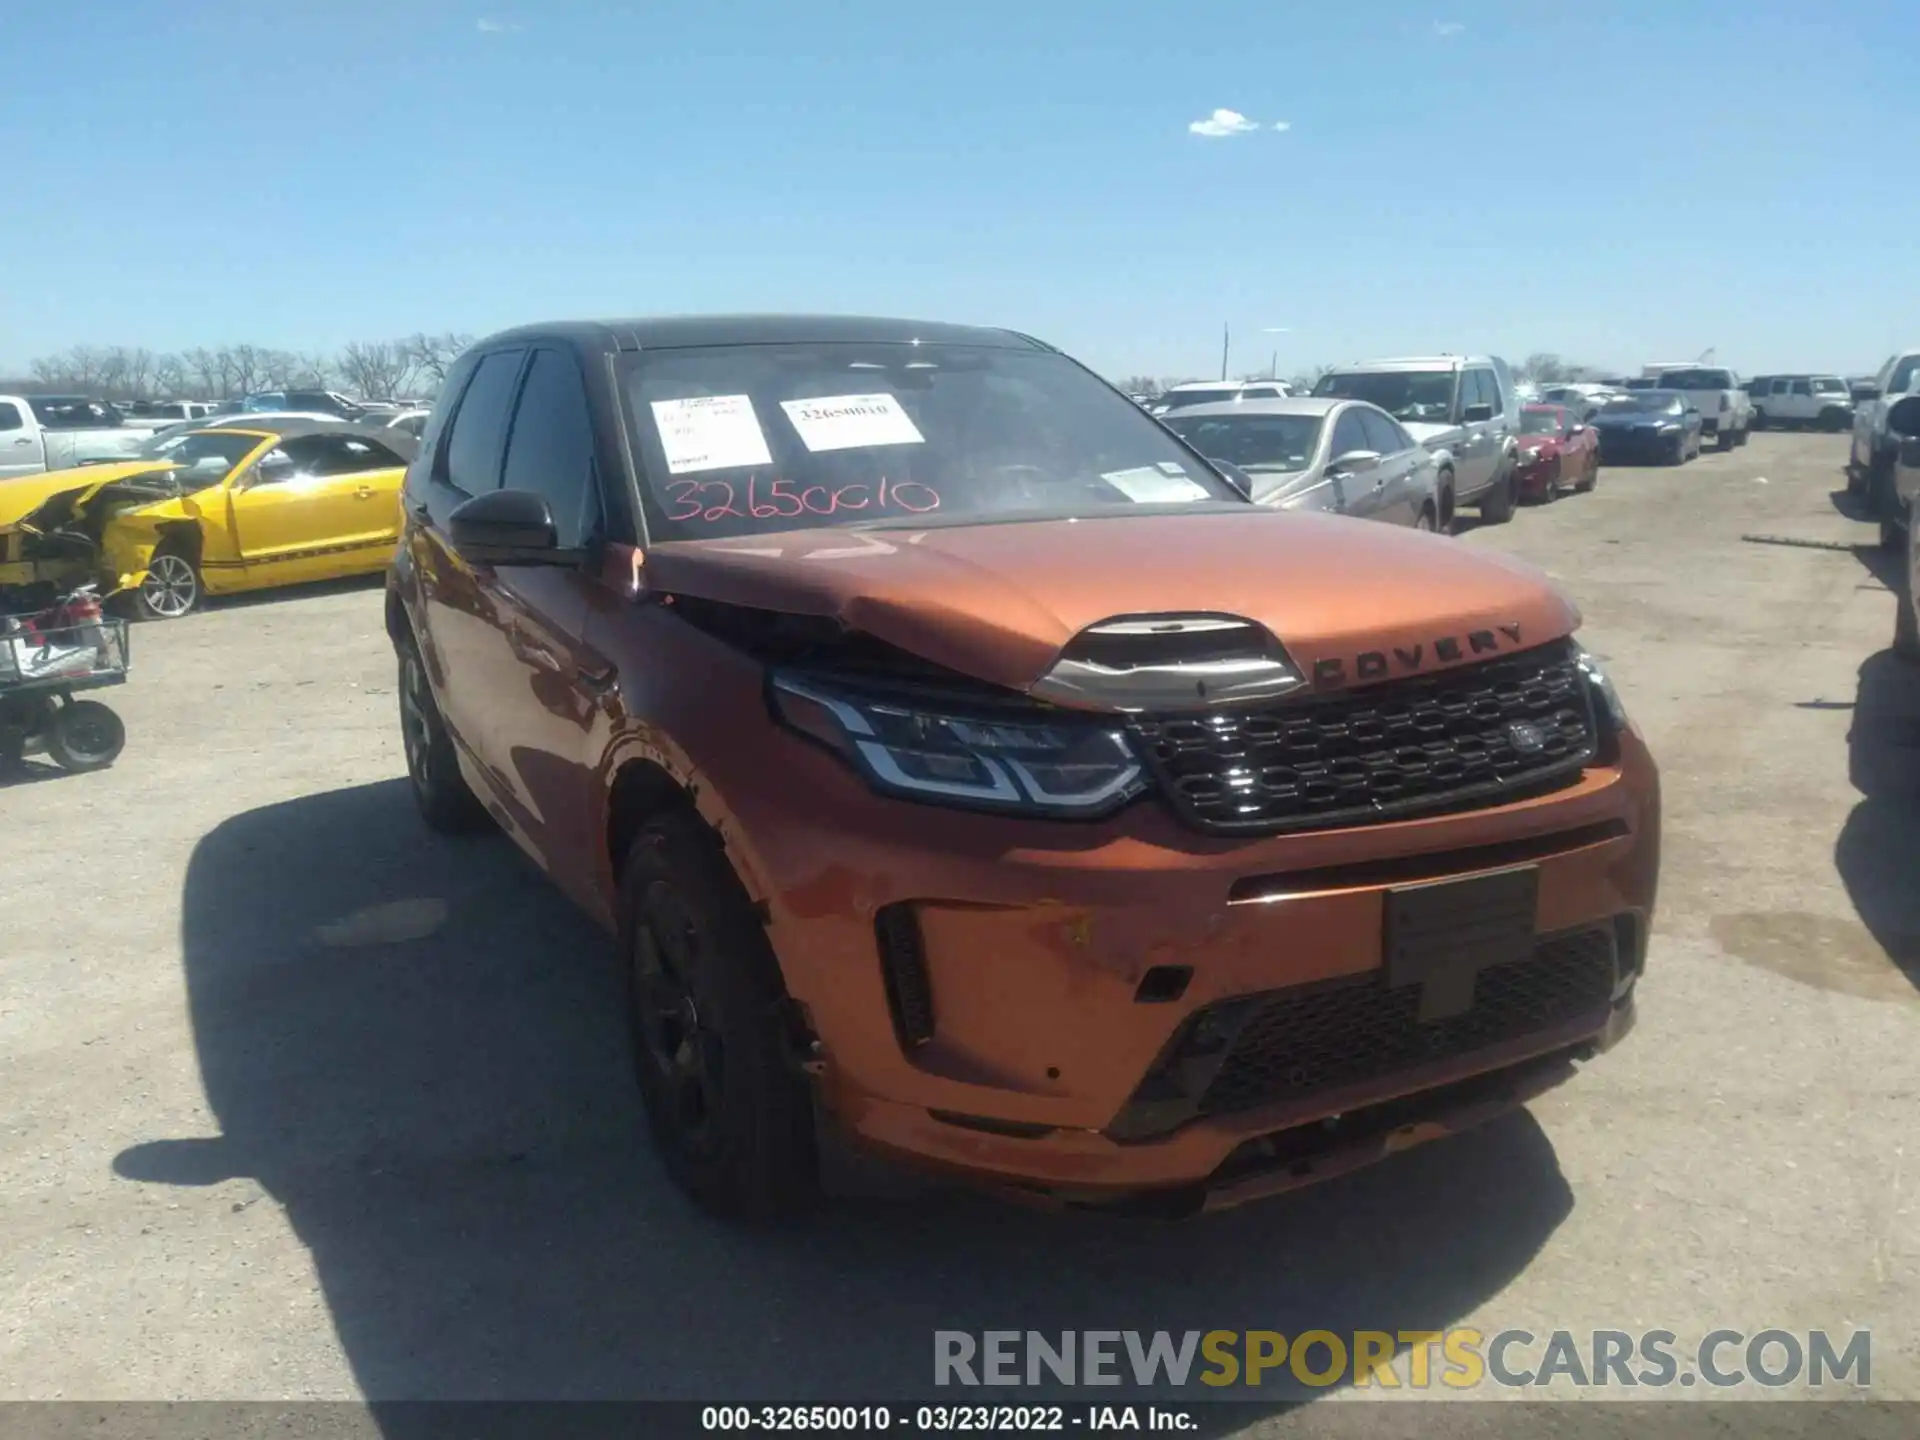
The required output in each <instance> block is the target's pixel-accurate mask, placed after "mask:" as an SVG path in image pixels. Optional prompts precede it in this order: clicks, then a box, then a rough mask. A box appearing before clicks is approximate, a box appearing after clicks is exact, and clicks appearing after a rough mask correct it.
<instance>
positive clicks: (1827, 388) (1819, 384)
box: [1813, 375, 1847, 395]
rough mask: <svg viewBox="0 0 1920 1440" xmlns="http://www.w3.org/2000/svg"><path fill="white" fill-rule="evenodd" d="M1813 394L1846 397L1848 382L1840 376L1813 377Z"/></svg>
mask: <svg viewBox="0 0 1920 1440" xmlns="http://www.w3.org/2000/svg"><path fill="white" fill-rule="evenodd" d="M1813 393H1814V394H1816V395H1844V394H1846V393H1847V384H1846V381H1844V380H1842V379H1841V378H1840V377H1839V376H1838V375H1816V376H1814V377H1813Z"/></svg>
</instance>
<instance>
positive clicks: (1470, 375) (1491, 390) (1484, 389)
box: [1460, 370, 1500, 416]
mask: <svg viewBox="0 0 1920 1440" xmlns="http://www.w3.org/2000/svg"><path fill="white" fill-rule="evenodd" d="M1466 383H1467V386H1468V387H1469V388H1468V394H1469V395H1471V396H1472V397H1473V398H1472V399H1470V400H1468V401H1467V402H1466V403H1465V404H1464V405H1462V406H1461V407H1460V408H1461V409H1462V410H1463V411H1464V410H1465V409H1466V406H1467V405H1485V406H1488V407H1490V408H1491V409H1492V411H1493V413H1494V414H1495V415H1496V416H1497V415H1499V413H1500V386H1499V383H1498V382H1497V381H1496V380H1495V379H1494V378H1493V372H1492V371H1491V370H1469V371H1468V372H1467V375H1466Z"/></svg>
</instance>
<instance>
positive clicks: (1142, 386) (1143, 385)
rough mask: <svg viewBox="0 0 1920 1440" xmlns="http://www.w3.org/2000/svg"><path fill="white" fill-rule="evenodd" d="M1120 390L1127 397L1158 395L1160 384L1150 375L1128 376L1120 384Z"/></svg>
mask: <svg viewBox="0 0 1920 1440" xmlns="http://www.w3.org/2000/svg"><path fill="white" fill-rule="evenodd" d="M1120 388H1121V389H1122V390H1124V391H1126V392H1127V394H1129V395H1149V396H1151V395H1158V394H1159V393H1160V382H1159V381H1158V380H1156V379H1154V378H1153V376H1151V375H1129V376H1127V378H1126V379H1124V380H1122V381H1121V382H1120Z"/></svg>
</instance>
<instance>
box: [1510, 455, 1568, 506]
mask: <svg viewBox="0 0 1920 1440" xmlns="http://www.w3.org/2000/svg"><path fill="white" fill-rule="evenodd" d="M1560 470H1561V459H1560V457H1559V456H1558V455H1545V456H1542V457H1541V458H1540V459H1538V460H1528V459H1527V458H1526V457H1525V456H1522V457H1521V458H1520V460H1519V461H1518V462H1517V463H1516V464H1515V465H1514V467H1513V478H1514V483H1515V484H1516V485H1518V486H1519V487H1520V495H1521V498H1522V499H1526V500H1541V499H1545V498H1546V496H1547V495H1548V493H1549V492H1550V491H1551V490H1552V489H1553V487H1554V486H1555V485H1557V484H1559V483H1560Z"/></svg>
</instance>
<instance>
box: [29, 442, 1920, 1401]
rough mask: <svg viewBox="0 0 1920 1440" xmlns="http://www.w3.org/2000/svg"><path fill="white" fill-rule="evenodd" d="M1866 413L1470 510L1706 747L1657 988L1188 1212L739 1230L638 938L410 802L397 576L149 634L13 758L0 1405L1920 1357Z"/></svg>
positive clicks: (1681, 735)
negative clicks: (1488, 1121)
mask: <svg viewBox="0 0 1920 1440" xmlns="http://www.w3.org/2000/svg"><path fill="white" fill-rule="evenodd" d="M1845 448H1846V440H1845V438H1844V437H1840V436H1814V435H1778V434H1766V435H1761V436H1757V437H1755V439H1754V441H1753V443H1752V444H1751V445H1749V446H1747V447H1746V448H1744V449H1741V450H1737V451H1734V452H1732V453H1730V454H1725V455H1721V454H1709V455H1707V456H1706V457H1705V458H1703V459H1702V460H1700V461H1698V462H1696V463H1693V464H1690V465H1688V466H1686V467H1684V468H1683V469H1678V470H1671V469H1622V468H1611V469H1608V470H1607V471H1605V472H1604V473H1603V475H1602V477H1601V482H1600V487H1599V489H1598V490H1597V491H1596V492H1595V493H1594V494H1592V495H1586V496H1572V497H1568V498H1566V499H1563V500H1561V501H1560V502H1558V503H1557V504H1555V505H1552V506H1550V507H1546V508H1535V509H1530V510H1527V511H1524V512H1522V514H1521V515H1520V516H1519V518H1518V519H1517V521H1516V522H1515V523H1514V524H1512V525H1510V526H1506V527H1500V528H1486V529H1480V530H1477V531H1475V532H1473V533H1471V534H1469V535H1468V536H1466V537H1465V538H1464V539H1463V540H1462V541H1461V542H1460V543H1463V544H1468V545H1476V546H1498V547H1502V548H1508V549H1512V550H1514V551H1517V552H1519V553H1521V554H1523V555H1525V556H1527V557H1528V558H1530V559H1532V560H1534V561H1536V562H1538V563H1540V564H1542V565H1544V566H1545V567H1547V568H1548V569H1549V570H1551V571H1552V572H1553V573H1554V574H1555V575H1557V576H1558V577H1559V578H1560V579H1561V580H1562V581H1563V582H1564V583H1565V584H1566V585H1567V586H1568V587H1569V589H1570V590H1571V591H1572V592H1573V593H1574V595H1575V596H1576V597H1577V598H1578V600H1579V601H1580V603H1581V606H1582V608H1583V609H1584V611H1585V612H1586V614H1587V617H1588V629H1587V635H1588V639H1589V643H1590V644H1591V645H1592V647H1593V648H1594V649H1596V650H1597V651H1599V652H1600V653H1601V654H1602V655H1604V656H1606V657H1607V658H1608V660H1609V662H1610V664H1611V666H1612V668H1613V671H1614V674H1615V677H1616V679H1617V680H1618V681H1619V683H1620V687H1621V689H1622V690H1623V692H1624V693H1625V695H1626V697H1627V703H1628V705H1629V708H1630V709H1631V710H1632V711H1633V712H1634V713H1635V715H1636V718H1637V719H1638V720H1639V722H1640V724H1641V725H1642V726H1643V727H1644V728H1645V730H1646V731H1647V732H1648V735H1649V737H1650V740H1651V743H1652V746H1653V749H1654V753H1655V755H1656V756H1657V757H1658V758H1659V760H1660V762H1661V765H1662V767H1663V770H1664V774H1665V784H1666V803H1667V821H1666V856H1667V858H1666V871H1665V877H1664V885H1663V892H1662V896H1661V903H1662V911H1661V914H1660V918H1659V924H1658V927H1657V931H1656V934H1655V937H1654V945H1653V952H1652V958H1651V961H1650V964H1649V973H1648V975H1647V977H1646V979H1645V981H1644V982H1643V984H1642V987H1641V1023H1640V1027H1639V1029H1638V1030H1637V1032H1636V1033H1635V1034H1634V1035H1633V1037H1632V1038H1631V1039H1630V1040H1629V1041H1628V1042H1627V1044H1626V1045H1625V1046H1623V1047H1622V1048H1621V1049H1620V1050H1618V1051H1616V1052H1614V1053H1613V1054H1611V1055H1609V1056H1607V1057H1604V1058H1603V1059H1602V1060H1601V1061H1600V1062H1599V1063H1597V1064H1595V1065H1594V1066H1592V1067H1591V1068H1590V1070H1589V1071H1588V1073H1587V1074H1586V1075H1584V1076H1583V1077H1582V1078H1581V1079H1580V1080H1578V1081H1577V1082H1576V1083H1575V1084H1573V1085H1571V1086H1569V1087H1567V1088H1565V1089H1562V1090H1560V1091H1558V1092H1556V1093H1555V1094H1554V1095H1552V1096H1550V1097H1548V1098H1547V1099H1546V1100H1545V1101H1544V1102H1543V1103H1541V1104H1539V1105H1537V1106H1535V1107H1534V1109H1533V1110H1532V1112H1531V1113H1530V1114H1526V1115H1521V1116H1516V1117H1514V1118H1512V1119H1510V1120H1508V1121H1506V1122H1503V1123H1500V1124H1497V1125H1494V1126H1491V1127H1489V1128H1487V1129H1484V1130H1482V1131H1479V1132H1476V1133H1474V1134H1472V1135H1469V1136H1467V1137H1463V1138H1460V1139H1457V1140H1454V1141H1450V1142H1444V1143H1442V1144H1438V1145H1434V1146H1429V1147H1426V1148H1424V1149H1421V1150H1417V1151H1413V1152H1410V1153H1407V1154H1405V1155H1402V1156H1400V1157H1398V1158H1397V1159H1395V1160H1394V1161H1392V1162H1389V1163H1388V1164H1385V1165H1383V1166H1380V1167H1377V1168H1375V1169H1373V1170H1370V1171H1367V1172H1364V1173H1362V1174H1360V1175H1358V1176H1355V1177H1351V1178H1349V1179H1347V1180H1345V1181H1339V1182H1335V1183H1333V1184H1331V1185H1328V1186H1325V1187H1322V1188H1320V1189H1318V1190H1315V1191H1310V1192H1307V1193H1305V1194H1303V1195H1300V1196H1298V1197H1295V1198H1292V1199H1289V1200H1283V1201H1280V1202H1277V1203H1273V1204H1269V1205H1265V1206H1259V1207H1254V1208H1252V1209H1248V1210H1244V1211H1241V1212H1238V1213H1234V1214H1230V1215H1226V1216H1223V1217H1219V1218H1217V1219H1213V1220H1208V1221H1204V1222H1199V1223H1195V1224H1191V1225H1186V1226H1181V1227H1164V1226H1158V1225H1151V1224H1138V1223H1135V1224H1128V1223H1123V1222H1107V1221H1100V1220H1095V1219H1092V1218H1087V1217H1078V1218H1075V1217H1054V1216H1048V1215H1044V1214H1038V1213H1032V1212H1028V1211H1026V1210H1022V1209H1015V1208H1012V1207H1009V1206H1005V1205H1002V1204H999V1203H996V1202H990V1201H985V1200H981V1199H978V1198H974V1197H970V1196H966V1195H961V1194H937V1195H933V1196H927V1197H920V1198H917V1199H914V1200H911V1201H907V1200H902V1199H898V1198H895V1199H886V1198H880V1197H870V1198H866V1199H859V1200H852V1201H848V1202H845V1203H843V1204H841V1205H839V1206H837V1207H836V1208H834V1209H832V1210H830V1211H829V1212H828V1213H826V1214H824V1215H822V1216H820V1217H819V1218H817V1219H816V1220H814V1221H812V1222H810V1223H809V1224H808V1226H807V1227H806V1228H805V1229H804V1231H802V1232H801V1233H799V1234H797V1235H796V1234H788V1235H765V1234H761V1235H749V1234H739V1233H733V1232H729V1231H727V1230H725V1229H722V1228H720V1227H718V1226H716V1225H713V1224H710V1223H707V1222H706V1221H704V1220H703V1219H701V1218H700V1217H699V1216H698V1215H697V1214H696V1213H695V1212H693V1211H692V1210H691V1209H690V1207H689V1206H688V1205H687V1204H686V1203H684V1202H683V1201H682V1200H681V1199H680V1198H679V1197H678V1195H677V1194H676V1193H675V1192H674V1191H673V1190H672V1189H671V1188H670V1187H669V1186H668V1185H667V1183H666V1181H665V1179H664V1177H663V1176H662V1174H661V1172H660V1171H659V1169H658V1167H657V1166H656V1164H655V1163H654V1160H653V1158H652V1156H651V1154H650V1153H649V1151H648V1148H647V1146H646V1144H645V1142H644V1139H643V1138H641V1136H640V1132H639V1117H638V1113H637V1106H636V1102H635V1100H634V1098H633V1096H632V1094H631V1090H630V1084H629V1079H628V1072H627V1069H626V1061H625V1055H624V1050H623V1044H622V1038H621V1034H620V1028H619V1023H618V1019H617V1016H616V1012H615V1006H614V997H615V982H614V978H613V973H612V970H611V967H610V955H609V948H608V946H607V945H606V943H605V942H604V941H603V940H602V939H601V938H600V936H599V935H598V933H597V932H596V931H594V930H592V929H591V928H590V927H589V926H588V925H587V924H586V923H585V922H584V921H582V920H581V919H579V918H577V917H576V916H575V915H574V914H573V913H572V912H571V911H570V910H569V909H568V908H567V906H566V905H565V904H564V902H562V901H561V900H559V899H558V898H557V896H556V895H555V894H553V893H552V892H551V891H550V890H549V889H548V887H547V886H546V884H545V882H544V881H542V880H541V879H540V878H539V877H538V876H536V875H535V874H533V873H532V872H531V870H530V869H529V868H528V867H527V866H525V865H524V864H523V863H521V861H520V859H519V857H518V855H517V853H515V852H513V851H512V850H511V848H510V847H509V846H508V845H507V844H506V842H504V841H501V840H498V839H488V840H479V841H474V842H470V843H463V844H452V843H449V842H446V841H442V840H437V839H433V838H430V837H429V836H428V835H427V834H426V832H425V831H424V830H423V829H422V827H421V826H420V825H419V823H418V821H417V820H416V818H415V816H414V813H413V811H412V809H411V806H410V803H409V800H408V797H407V794H406V790H405V786H404V781H403V779H402V778H401V777H402V775H403V765H402V761H401V756H400V748H399V742H398V733H397V726H396V724H395V719H394V709H395V702H394V696H393V693H392V692H393V676H392V661H391V657H390V652H389V650H388V646H387V642H386V639H385V637H384V635H383V633H382V629H381V622H380V592H379V590H378V588H377V587H374V586H365V585H363V586H355V587H348V588H335V589H330V590H324V591H319V592H312V591H309V592H305V593H299V594H295V595H292V596H286V597H279V598H271V599H267V600H264V601H261V602H257V603H250V604H233V605H228V606H225V607H223V608H220V609H216V610H214V611H211V612H209V613H206V614H202V615H199V616H196V617H192V618H190V619H188V620H186V621H182V622H178V623H175V624H170V625H168V624H158V625H147V626H144V627H141V628H139V629H138V630H137V631H136V634H135V646H134V675H133V679H132V681H131V683H129V684H128V685H127V686H125V687H124V688H123V689H122V690H120V691H119V692H118V693H117V694H116V695H113V696H109V697H106V698H109V699H110V700H111V701H112V703H114V704H115V705H116V706H117V707H118V708H119V709H120V710H121V712H122V714H123V715H124V717H125V719H126V722H127V725H128V729H129V731H130V735H131V740H130V743H129V747H128V749H127V752H126V755H125V756H124V757H123V759H122V760H121V762H120V763H119V765H118V766H116V767H115V768H114V769H113V770H111V771H109V772H106V773H102V774H98V775H91V776H74V777H68V776H58V775H54V774H53V773H52V772H51V771H43V772H39V774H40V777H41V778H35V779H33V780H29V781H24V782H22V783H19V784H16V785H13V786H11V787H9V788H6V789H4V790H0V875H4V876H5V884H4V887H3V889H4V894H5V896H6V899H7V909H8V912H9V921H8V926H7V928H8V931H9V934H8V937H7V940H6V942H5V944H4V945H0V955H3V956H4V958H0V1096H3V1097H4V1099H3V1100H0V1253H4V1255H5V1257H6V1263H5V1265H4V1267H3V1268H0V1300H4V1305H3V1306H0V1398H11V1399H26V1398H47V1399H51V1398H59V1397H67V1398H86V1399H94V1400H99V1399H112V1398H192V1399H212V1398H242V1397H259V1398H300V1397H310V1398H353V1397H358V1396H366V1397H369V1398H435V1397H493V1396H511V1397H525V1398H532V1397H569V1398H572V1397H601V1396H626V1397H644V1396H679V1397H686V1398H704V1399H708V1400H713V1399H720V1398H735V1397H738V1398H762V1399H785V1400H797V1399H846V1398H858V1397H866V1398H880V1397H882V1396H886V1395H895V1396H911V1395H916V1394H921V1393H923V1392H924V1389H925V1387H926V1386H927V1384H928V1383H929V1381H930V1378H931V1376H930V1369H931V1363H930V1357H931V1349H932V1346H931V1339H930V1332H931V1331H932V1330H933V1329H934V1328H936V1327H942V1328H965V1329H982V1328H987V1327H990V1326H996V1325H998V1326H1008V1325H1012V1326H1022V1327H1029V1328H1036V1329H1041V1330H1057V1329H1063V1328H1106V1329H1125V1328H1141V1329H1149V1330H1150V1329H1154V1328H1167V1329H1174V1330H1179V1329H1185V1328H1197V1329H1211V1328H1233V1329H1247V1328H1270V1329H1276V1330H1280V1331H1283V1332H1287V1333H1297V1332H1298V1331H1300V1330H1302V1329H1306V1328H1311V1327H1325V1328H1329V1329H1333V1330H1335V1331H1340V1330H1351V1329H1353V1328H1356V1327H1359V1328H1370V1327H1380V1328H1396V1327H1397V1328H1440V1327H1443V1326H1447V1325H1452V1324H1472V1325H1476V1326H1479V1327H1481V1328H1483V1329H1486V1330H1489V1331H1492V1330H1497V1329H1501V1328H1506V1327H1514V1326H1519V1327H1525V1328H1527V1329H1531V1330H1534V1331H1536V1332H1545V1331H1549V1330H1552V1329H1555V1328H1568V1329H1573V1330H1585V1329H1590V1328H1594V1327H1616V1328H1621V1329H1628V1330H1639V1329H1642V1328H1647V1327H1665V1328H1667V1329H1671V1330H1674V1331H1676V1332H1678V1333H1679V1334H1680V1335H1681V1336H1682V1337H1683V1338H1697V1337H1698V1336H1699V1335H1701V1334H1703V1333H1705V1332H1707V1331H1709V1330H1712V1329H1714V1328H1717V1327H1721V1326H1726V1327H1731V1328H1737V1329H1741V1330H1744V1331H1748V1332H1752V1331H1757V1330H1760V1329H1763V1328H1767V1327H1770V1326H1779V1327H1784V1328H1787V1329H1800V1330H1805V1329H1808V1328H1817V1327H1826V1328H1830V1329H1839V1330H1844V1329H1846V1328H1850V1327H1857V1326H1871V1327H1872V1328H1873V1329H1874V1331H1875V1336H1874V1357H1873V1358H1874V1369H1873V1381H1874V1390H1875V1392H1876V1393H1877V1394H1878V1395H1879V1396H1880V1397H1882V1398H1903V1397H1904V1398H1920V1343H1917V1342H1916V1327H1915V1323H1914V1322H1915V1321H1916V1319H1920V1285H1917V1284H1916V1280H1915V1265H1914V1262H1915V1260H1916V1258H1920V1219H1917V1218H1916V1217H1917V1215H1920V1212H1917V1211H1916V1201H1915V1196H1916V1194H1920V1157H1916V1164H1915V1165H1914V1166H1908V1165H1907V1164H1906V1163H1905V1148H1906V1142H1907V1124H1908V1121H1909V1119H1910V1118H1911V1116H1912V1114H1913V1107H1914V1103H1915V1100H1916V1090H1920V1083H1917V1077H1920V1065H1916V1063H1915V1060H1914V1058H1913V1057H1914V1055H1915V1052H1916V1050H1920V1003H1917V1001H1920V996H1917V995H1916V986H1920V878H1917V877H1920V804H1916V800H1915V796H1916V793H1920V678H1917V677H1916V675H1915V674H1912V673H1907V672H1905V671H1903V670H1902V668H1901V667H1900V666H1899V665H1898V663H1897V662H1895V661H1894V660H1893V659H1892V657H1891V656H1890V655H1889V654H1887V653H1886V646H1887V644H1888V642H1889V640H1890V637H1891V635H1892V632H1893V611H1894V600H1893V598H1892V597H1891V596H1890V595H1889V593H1888V589H1887V585H1886V584H1885V583H1883V582H1884V581H1886V580H1890V579H1891V578H1892V570H1891V568H1890V567H1884V573H1883V574H1881V573H1876V567H1879V566H1880V561H1879V560H1878V558H1877V557H1876V556H1875V555H1874V554H1873V553H1871V552H1870V551H1869V550H1867V549H1866V548H1865V546H1866V545H1867V543H1868V542H1870V540H1871V533H1870V530H1869V527H1867V526H1866V525H1865V524H1862V523H1857V522H1855V521H1852V520H1850V519H1848V518H1846V517H1845V516H1844V515H1843V514H1842V513H1841V512H1840V510H1839V509H1838V508H1837V507H1836V504H1835V501H1834V497H1833V495H1832V494H1831V492H1832V491H1834V490H1835V489H1836V487H1838V486H1839V484H1840V479H1839V466H1840V463H1841V461H1842V459H1843V458H1844V452H1845ZM1748 534H1761V535H1767V536H1773V537H1777V538H1780V539H1788V540H1800V541H1807V542H1815V543H1813V544H1802V545H1787V544H1769V543H1753V542H1749V541H1745V540H1743V539H1742V536H1743V535H1748ZM996 1398H1005V1397H1004V1396H1001V1397H996Z"/></svg>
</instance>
